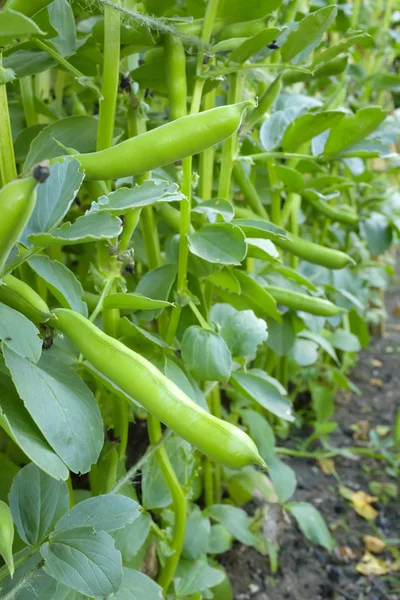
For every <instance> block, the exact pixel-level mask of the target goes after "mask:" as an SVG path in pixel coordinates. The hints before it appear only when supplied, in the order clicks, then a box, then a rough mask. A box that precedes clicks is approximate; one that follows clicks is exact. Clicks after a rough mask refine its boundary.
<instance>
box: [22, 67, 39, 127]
mask: <svg viewBox="0 0 400 600" xmlns="http://www.w3.org/2000/svg"><path fill="white" fill-rule="evenodd" d="M19 89H20V91H21V100H22V107H23V109H24V115H25V121H26V124H27V126H28V127H32V125H36V123H37V115H36V110H35V103H34V95H33V88H32V77H31V76H30V75H27V76H26V77H21V79H20V80H19Z"/></svg>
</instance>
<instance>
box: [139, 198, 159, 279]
mask: <svg viewBox="0 0 400 600" xmlns="http://www.w3.org/2000/svg"><path fill="white" fill-rule="evenodd" d="M140 226H141V229H142V234H143V239H144V245H145V248H146V256H147V262H148V265H149V268H150V269H155V268H156V267H158V266H160V264H161V251H160V241H159V238H158V233H157V226H156V222H155V219H154V212H153V207H152V206H145V207H144V208H143V210H142V213H141V215H140Z"/></svg>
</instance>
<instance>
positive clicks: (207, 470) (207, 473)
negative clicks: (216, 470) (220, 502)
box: [203, 456, 214, 506]
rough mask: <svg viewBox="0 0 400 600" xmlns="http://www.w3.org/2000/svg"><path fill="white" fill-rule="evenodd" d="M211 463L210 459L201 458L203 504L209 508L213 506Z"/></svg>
mask: <svg viewBox="0 0 400 600" xmlns="http://www.w3.org/2000/svg"><path fill="white" fill-rule="evenodd" d="M213 466H214V465H213V463H212V461H211V459H210V458H208V457H207V456H205V457H204V458H203V481H204V504H205V505H206V506H211V505H212V504H214V477H213Z"/></svg>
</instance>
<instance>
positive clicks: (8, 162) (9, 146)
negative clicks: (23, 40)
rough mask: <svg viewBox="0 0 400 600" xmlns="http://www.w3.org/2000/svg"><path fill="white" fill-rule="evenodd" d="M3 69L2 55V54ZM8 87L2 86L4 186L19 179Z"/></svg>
mask: <svg viewBox="0 0 400 600" xmlns="http://www.w3.org/2000/svg"><path fill="white" fill-rule="evenodd" d="M1 68H2V55H1V52H0V69H1ZM6 86H7V84H5V83H2V84H0V132H1V134H0V179H1V183H2V185H5V184H6V183H8V182H9V181H12V180H13V179H15V178H16V177H17V168H16V165H15V157H14V145H13V139H12V133H11V122H10V114H9V112H8V101H7V87H6Z"/></svg>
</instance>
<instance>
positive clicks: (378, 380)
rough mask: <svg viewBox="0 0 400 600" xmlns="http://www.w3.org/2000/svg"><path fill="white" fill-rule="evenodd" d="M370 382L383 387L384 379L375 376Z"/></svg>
mask: <svg viewBox="0 0 400 600" xmlns="http://www.w3.org/2000/svg"><path fill="white" fill-rule="evenodd" d="M369 382H370V384H371V385H373V386H374V387H382V386H383V381H382V379H379V377H373V378H372V379H370V381H369Z"/></svg>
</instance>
